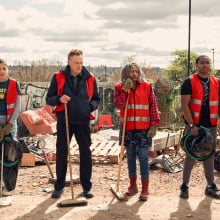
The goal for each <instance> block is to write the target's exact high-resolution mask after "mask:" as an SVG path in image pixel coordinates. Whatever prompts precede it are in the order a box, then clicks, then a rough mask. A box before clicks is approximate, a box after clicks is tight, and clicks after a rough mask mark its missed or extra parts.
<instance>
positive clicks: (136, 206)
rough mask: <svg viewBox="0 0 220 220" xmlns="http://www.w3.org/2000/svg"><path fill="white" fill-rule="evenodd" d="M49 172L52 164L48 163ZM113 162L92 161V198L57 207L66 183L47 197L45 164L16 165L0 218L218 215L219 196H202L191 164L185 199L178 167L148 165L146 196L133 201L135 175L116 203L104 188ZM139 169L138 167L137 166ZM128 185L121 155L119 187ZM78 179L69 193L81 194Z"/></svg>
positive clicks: (219, 180) (198, 171) (199, 169)
mask: <svg viewBox="0 0 220 220" xmlns="http://www.w3.org/2000/svg"><path fill="white" fill-rule="evenodd" d="M51 168H52V171H53V173H55V164H52V165H51ZM117 171H118V165H117V164H114V165H102V164H94V165H93V177H92V182H93V192H94V194H95V197H94V198H92V199H90V200H88V205H87V206H82V207H68V208H58V207H57V203H58V202H59V201H62V200H64V199H70V198H71V191H70V187H65V191H64V194H63V196H62V197H61V198H60V199H58V200H56V199H52V198H51V192H44V191H45V190H48V189H49V190H50V189H53V185H52V184H50V183H48V179H49V177H50V175H49V171H48V168H47V166H46V165H45V164H37V165H36V166H35V167H28V168H27V167H21V168H20V169H19V175H18V179H17V186H16V189H15V190H14V191H13V202H12V205H11V206H4V207H0V219H1V220H12V219H16V220H35V219H36V220H47V219H50V220H53V219H62V220H69V219H76V220H78V219H79V220H84V219H88V220H96V219H97V220H102V219H105V220H108V219H120V220H124V219H132V220H133V219H147V220H148V219H150V220H151V219H152V220H156V219H204V220H209V219H220V200H213V199H211V198H209V197H206V196H205V195H204V188H205V185H206V181H205V178H204V172H203V166H202V164H201V163H200V162H198V163H196V164H195V166H194V169H193V171H192V175H191V181H190V185H189V199H188V200H183V199H180V198H179V185H180V184H181V178H182V172H179V173H174V174H172V173H167V172H165V171H164V170H163V169H162V168H161V167H160V165H158V166H156V167H153V168H151V169H150V188H149V192H150V195H149V199H148V201H146V202H140V201H138V197H139V193H140V190H141V184H140V176H138V185H139V193H138V194H136V195H135V196H133V197H132V198H131V199H129V201H127V202H119V201H117V199H115V198H114V197H113V195H112V193H111V192H110V190H109V189H110V186H111V185H112V184H116V179H117ZM138 172H139V171H138ZM73 173H74V174H75V175H78V174H79V165H78V164H75V163H74V164H73ZM215 182H216V184H217V185H219V186H220V173H217V172H215ZM127 186H128V177H127V164H126V159H125V160H124V161H123V166H122V175H121V182H120V191H121V192H124V191H125V190H126V189H127ZM81 190H82V188H81V186H80V184H74V193H75V196H77V195H78V194H79V193H81Z"/></svg>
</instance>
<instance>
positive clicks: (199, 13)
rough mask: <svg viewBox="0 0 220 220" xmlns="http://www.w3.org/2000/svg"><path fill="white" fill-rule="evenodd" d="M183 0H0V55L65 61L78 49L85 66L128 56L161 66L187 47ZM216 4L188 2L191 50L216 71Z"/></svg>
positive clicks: (219, 47)
mask: <svg viewBox="0 0 220 220" xmlns="http://www.w3.org/2000/svg"><path fill="white" fill-rule="evenodd" d="M188 4H189V1H188V0H185V1H180V0H157V1H155V0H136V1H134V0H126V1H125V0H124V1H122V0H80V1H71V0H13V1H12V0H0V14H1V16H0V54H1V55H0V57H2V58H3V59H5V60H6V61H7V62H8V63H9V64H14V63H15V62H18V61H20V62H25V61H33V60H41V59H48V60H50V61H53V62H56V61H59V62H63V63H64V64H65V63H66V57H67V53H68V51H69V50H70V49H72V48H79V49H82V50H83V52H84V64H85V65H92V66H96V65H101V64H103V65H112V66H120V65H121V63H122V62H123V61H124V60H125V59H126V57H128V56H135V58H136V61H137V62H140V63H145V64H146V65H147V66H152V67H153V66H157V67H158V66H159V67H167V66H168V65H169V62H170V61H171V59H172V58H171V56H170V53H171V52H173V51H175V50H176V49H187V48H188V8H189V5H188ZM219 11H220V3H219V1H217V0H209V1H207V2H205V1H201V0H192V17H191V19H192V21H191V22H192V26H191V50H193V51H195V52H197V53H198V54H206V55H208V56H210V58H211V60H212V59H213V50H211V49H212V48H214V52H215V53H214V57H215V58H214V64H215V68H218V69H220V41H219V39H220V29H219V27H218V25H219V23H220V14H219Z"/></svg>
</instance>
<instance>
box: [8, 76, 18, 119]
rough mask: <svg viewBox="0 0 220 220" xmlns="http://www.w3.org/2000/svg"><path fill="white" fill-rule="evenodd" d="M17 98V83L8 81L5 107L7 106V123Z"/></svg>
mask: <svg viewBox="0 0 220 220" xmlns="http://www.w3.org/2000/svg"><path fill="white" fill-rule="evenodd" d="M17 96H18V90H17V83H16V81H15V80H13V79H9V84H8V89H7V93H6V106H7V121H6V122H7V123H8V121H9V119H10V117H11V115H12V113H13V112H14V109H15V105H16V99H17Z"/></svg>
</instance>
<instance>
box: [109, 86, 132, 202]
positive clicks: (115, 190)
mask: <svg viewBox="0 0 220 220" xmlns="http://www.w3.org/2000/svg"><path fill="white" fill-rule="evenodd" d="M129 95H130V90H129V91H128V97H127V100H126V105H125V114H124V122H123V130H122V138H121V152H120V159H119V165H118V179H117V185H116V187H115V185H113V186H111V188H110V191H111V192H112V194H113V195H114V196H115V197H116V198H117V199H118V200H119V201H127V200H128V198H127V195H126V194H122V193H121V192H119V184H120V177H121V166H122V157H123V153H124V140H125V128H126V121H127V111H128V101H129Z"/></svg>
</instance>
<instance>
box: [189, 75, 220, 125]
mask: <svg viewBox="0 0 220 220" xmlns="http://www.w3.org/2000/svg"><path fill="white" fill-rule="evenodd" d="M209 79H210V91H209V109H210V123H211V125H213V126H216V125H217V117H218V103H219V82H218V80H217V79H216V78H215V77H213V76H209ZM190 80H191V86H192V96H191V97H192V99H191V101H190V110H191V112H192V116H193V121H194V123H195V124H196V125H197V124H198V123H199V118H200V114H201V107H202V100H203V97H204V92H203V86H202V83H201V82H200V80H199V77H198V75H197V74H193V75H191V76H190Z"/></svg>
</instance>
